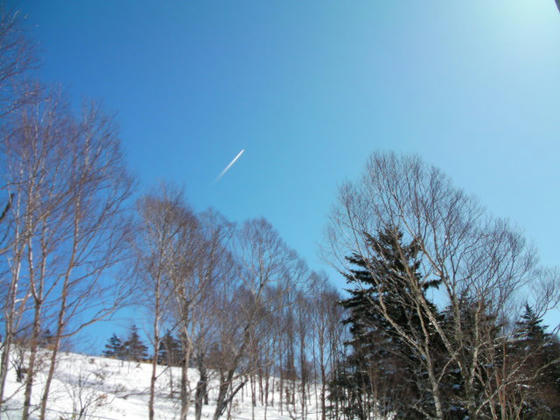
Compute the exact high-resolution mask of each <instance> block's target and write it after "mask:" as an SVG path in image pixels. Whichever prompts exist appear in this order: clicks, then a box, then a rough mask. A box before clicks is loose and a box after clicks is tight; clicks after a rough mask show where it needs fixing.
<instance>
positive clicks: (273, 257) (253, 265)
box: [213, 219, 295, 420]
mask: <svg viewBox="0 0 560 420" xmlns="http://www.w3.org/2000/svg"><path fill="white" fill-rule="evenodd" d="M234 252H235V256H236V261H237V262H238V264H239V271H238V273H237V278H232V279H231V281H230V282H228V283H226V284H224V285H222V290H221V291H220V293H221V296H222V299H223V302H224V304H223V305H222V308H223V309H222V310H223V312H222V313H221V320H222V322H221V325H220V343H219V353H220V356H222V357H221V359H222V360H221V361H220V362H221V363H220V366H219V367H218V373H219V386H218V397H217V401H216V409H215V411H214V416H213V418H214V419H215V420H217V419H218V418H219V417H221V416H222V414H223V413H224V412H225V410H226V408H227V406H228V404H229V403H230V402H231V401H232V400H233V398H234V397H235V395H236V394H237V393H238V392H239V390H240V389H241V388H242V387H243V386H244V385H245V383H246V381H247V379H246V378H243V377H244V376H246V374H247V373H249V371H250V365H249V364H248V363H247V359H246V357H247V352H248V350H249V347H250V345H251V340H252V339H253V338H255V329H256V326H257V323H258V321H259V314H263V313H265V312H263V311H266V307H267V305H268V303H269V302H267V301H266V299H265V297H266V289H267V287H268V286H276V287H279V288H281V287H283V286H284V284H285V283H284V280H285V275H286V273H287V271H288V268H289V266H290V263H291V261H292V260H293V259H294V257H295V254H294V253H293V252H290V251H289V250H288V248H287V247H286V245H285V244H284V242H283V241H282V240H281V239H280V237H279V236H278V234H277V233H276V231H274V229H273V228H272V226H271V225H270V224H269V223H268V222H267V221H266V220H264V219H257V220H250V221H248V222H245V223H244V224H243V225H242V226H241V228H240V229H238V231H237V232H236V235H235V241H234ZM232 313H234V314H236V316H235V317H232V316H231V314H232ZM240 378H243V379H240ZM238 379H240V380H239V381H237V380H238ZM236 381H237V382H236Z"/></svg>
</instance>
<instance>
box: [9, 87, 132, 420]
mask: <svg viewBox="0 0 560 420" xmlns="http://www.w3.org/2000/svg"><path fill="white" fill-rule="evenodd" d="M14 127H16V128H17V129H15V130H13V132H12V133H11V135H9V136H6V137H5V138H4V150H5V155H6V156H5V157H6V160H7V167H6V172H5V174H4V179H5V184H6V188H7V189H8V191H9V192H10V193H12V194H14V196H15V197H16V198H15V199H14V203H13V205H12V207H11V210H10V212H11V220H12V222H13V226H14V228H13V229H14V238H13V240H12V241H11V242H12V246H11V247H10V250H9V252H8V261H9V267H10V273H11V281H10V292H9V293H8V301H7V303H6V310H5V312H6V320H7V321H8V322H7V327H8V330H9V331H10V334H13V333H14V328H15V326H16V324H17V321H18V320H17V318H18V317H21V315H22V313H23V310H24V309H25V308H26V306H25V303H26V302H28V301H29V302H30V303H31V306H30V310H31V313H32V314H33V315H32V318H33V320H32V332H31V339H30V356H29V362H28V368H27V369H28V375H27V377H26V387H25V397H24V411H23V418H24V419H26V418H28V416H29V410H30V405H31V392H32V388H33V378H34V375H33V373H34V371H35V358H36V355H37V350H38V346H39V341H38V339H39V334H40V331H41V322H42V319H44V318H45V317H48V316H52V317H53V319H54V322H55V325H56V327H55V333H54V339H53V343H52V346H51V350H52V351H51V358H50V364H49V369H48V373H47V379H46V383H45V387H44V389H43V395H42V398H41V414H40V416H41V418H44V417H45V410H46V406H47V403H48V394H49V390H50V384H51V382H52V377H53V374H54V370H55V367H56V356H57V353H58V350H59V348H60V344H61V341H62V340H63V339H64V338H66V337H69V336H71V335H73V334H75V333H77V332H78V331H80V330H82V329H83V328H84V327H85V326H87V325H90V324H91V323H93V322H95V321H97V320H99V319H101V318H103V317H105V316H107V315H108V314H110V313H111V312H112V311H113V310H114V309H115V308H116V307H117V306H118V304H119V303H120V299H121V298H122V297H123V296H124V293H123V294H121V293H120V292H122V290H121V289H120V288H119V287H118V283H116V282H114V281H110V280H107V279H103V278H102V276H104V275H109V276H114V275H115V274H116V273H115V272H114V271H113V268H114V266H115V264H117V263H118V262H119V261H121V260H122V258H123V256H124V254H123V244H124V240H125V238H126V236H127V235H128V233H129V230H128V222H127V219H126V217H125V216H123V211H124V208H123V203H124V202H125V200H126V199H127V198H128V196H129V194H130V186H131V184H130V181H129V180H130V178H129V177H128V175H127V174H126V171H125V170H124V165H123V164H122V157H121V154H120V150H119V140H118V138H117V137H116V134H115V130H114V127H113V124H112V122H111V120H110V118H107V117H106V116H104V115H103V114H102V113H101V112H100V111H99V110H98V108H97V107H96V106H91V107H89V108H87V109H86V110H85V111H84V115H83V116H82V118H81V119H79V120H76V119H74V118H73V117H72V115H71V113H70V112H69V108H68V107H67V106H66V104H65V103H64V101H63V100H61V99H60V96H59V95H56V94H52V95H48V96H45V97H44V98H43V99H42V100H41V101H40V102H39V103H37V104H35V105H28V106H26V107H23V108H21V109H20V110H18V112H17V119H14ZM23 275H24V276H25V277H26V279H27V282H26V285H25V287H24V288H22V287H20V286H22V284H21V282H20V278H21V276H23ZM109 283H111V284H109ZM18 287H19V290H18ZM94 295H95V299H94V298H93V297H94ZM18 302H19V303H18ZM47 308H48V309H49V310H50V313H46V312H45V311H46V310H47ZM6 347H7V346H5V349H4V351H9V348H6ZM6 357H7V356H6Z"/></svg>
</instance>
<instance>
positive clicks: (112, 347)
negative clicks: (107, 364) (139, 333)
mask: <svg viewBox="0 0 560 420" xmlns="http://www.w3.org/2000/svg"><path fill="white" fill-rule="evenodd" d="M123 350H124V348H123V344H122V341H121V339H120V338H119V337H118V336H117V335H116V334H115V333H113V335H112V336H111V338H109V342H108V343H107V344H105V350H103V356H105V357H114V358H117V359H120V358H121V357H122V356H123Z"/></svg>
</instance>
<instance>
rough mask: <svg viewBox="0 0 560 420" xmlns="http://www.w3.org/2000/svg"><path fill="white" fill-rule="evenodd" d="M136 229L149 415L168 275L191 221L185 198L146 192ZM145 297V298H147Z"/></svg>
mask: <svg viewBox="0 0 560 420" xmlns="http://www.w3.org/2000/svg"><path fill="white" fill-rule="evenodd" d="M137 209H138V213H139V219H140V220H139V229H138V234H137V235H136V238H135V240H134V243H133V246H134V249H135V253H136V256H137V264H136V273H137V276H138V277H140V278H141V279H142V280H143V281H142V282H140V284H141V287H140V288H139V289H138V290H139V291H140V293H141V294H142V295H143V296H144V299H143V300H144V301H145V302H146V304H147V305H148V306H149V308H150V313H151V315H152V316H153V326H152V340H151V341H152V345H153V353H154V358H153V359H152V375H151V378H150V399H149V402H148V415H149V418H150V420H152V419H153V418H154V415H155V412H154V400H155V386H156V380H157V362H158V358H157V354H158V351H159V346H160V328H161V324H162V322H163V321H164V316H165V314H166V309H167V307H168V306H169V303H170V302H169V299H170V298H171V296H172V294H171V293H170V291H171V290H172V289H171V284H170V281H169V278H168V277H167V275H168V273H169V272H170V270H172V267H173V266H174V265H175V263H176V261H177V260H178V259H179V258H180V255H179V254H178V252H179V251H180V249H178V248H177V246H176V245H177V238H178V237H179V236H180V235H181V231H182V229H183V228H184V226H185V224H189V223H191V219H190V217H185V208H184V201H183V198H182V195H181V193H179V192H173V189H172V188H170V187H168V186H165V185H163V186H162V187H161V188H160V192H159V193H154V194H148V195H145V196H144V197H142V198H141V199H140V200H139V201H138V203H137ZM146 297H147V298H146Z"/></svg>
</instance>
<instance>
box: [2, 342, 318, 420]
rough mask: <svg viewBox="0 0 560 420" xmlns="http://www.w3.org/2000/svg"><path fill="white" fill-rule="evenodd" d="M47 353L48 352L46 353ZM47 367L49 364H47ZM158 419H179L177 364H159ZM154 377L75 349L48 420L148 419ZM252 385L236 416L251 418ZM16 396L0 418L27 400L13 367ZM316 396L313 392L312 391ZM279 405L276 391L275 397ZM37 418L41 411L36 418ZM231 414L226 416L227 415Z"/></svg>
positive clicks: (57, 383)
mask: <svg viewBox="0 0 560 420" xmlns="http://www.w3.org/2000/svg"><path fill="white" fill-rule="evenodd" d="M45 356H46V355H45ZM45 365H46V363H45ZM158 369H159V370H158V375H159V376H158V383H157V388H158V390H157V399H156V406H155V411H156V418H157V419H175V418H177V417H178V415H177V413H178V412H179V402H178V396H177V394H178V387H177V385H178V384H179V379H180V369H179V368H166V367H165V366H159V367H158ZM44 370H45V371H44V372H40V373H39V374H38V375H37V376H36V385H35V386H34V388H33V403H34V404H38V403H39V399H40V394H41V390H42V386H43V383H44V379H45V374H46V369H44ZM150 376H151V365H150V364H148V363H135V362H122V361H119V360H114V359H107V358H103V357H91V356H85V355H79V354H73V353H62V354H61V356H60V359H59V363H58V367H57V372H56V377H55V380H54V383H53V385H52V387H51V389H52V391H51V392H50V398H49V412H48V418H49V419H56V420H60V419H64V420H65V419H73V418H78V417H73V416H72V414H73V413H78V412H80V411H81V410H85V411H84V413H85V415H84V416H83V417H82V418H88V419H92V420H93V419H99V420H103V419H105V420H112V419H114V420H119V419H146V418H148V408H147V407H148V397H149V393H148V390H149V384H150ZM189 380H190V383H191V384H192V385H194V384H195V383H196V380H197V374H196V371H195V370H193V369H191V370H189ZM171 381H173V385H174V389H175V398H172V397H170V395H169V394H170V389H171V387H170V382H171ZM215 388H216V381H211V383H210V394H209V396H210V401H209V403H210V404H209V405H208V406H205V407H204V409H203V417H206V418H211V416H212V414H213V412H214V408H215V406H214V405H213V404H215V394H216V390H215ZM248 388H249V387H248V386H246V387H245V389H244V391H243V393H242V392H240V393H239V394H238V395H237V398H236V399H235V400H234V404H233V407H234V409H233V410H232V413H231V414H232V418H233V419H251V417H252V416H251V412H252V410H251V398H250V396H249V394H248V392H249V391H248ZM12 394H15V395H14V397H13V398H12V399H11V400H10V402H9V404H8V406H9V407H10V408H11V410H10V411H8V412H6V413H4V414H2V416H1V418H2V419H19V418H21V414H20V409H18V408H19V407H21V406H22V402H23V389H22V386H21V384H19V383H17V382H16V376H15V372H14V370H13V369H11V370H10V372H9V376H8V383H7V395H12ZM313 394H314V393H313ZM274 400H275V402H276V404H277V402H278V400H279V396H278V394H276V395H275V398H274ZM314 401H315V396H314V395H312V398H310V401H309V403H308V406H309V413H308V418H310V419H314V418H315V417H316V416H315V408H314V406H315V404H314ZM283 414H284V415H281V414H280V412H279V409H278V407H270V405H269V406H268V408H267V409H266V419H267V420H281V419H282V420H283V419H286V420H287V419H290V418H291V417H290V416H289V413H287V412H286V409H284V412H283ZM37 417H38V413H35V415H34V416H32V418H33V419H35V418H37ZM191 417H192V418H194V406H192V407H191V411H190V413H189V418H191ZM226 417H227V416H224V418H226ZM254 418H255V419H264V418H265V408H264V407H255V411H254Z"/></svg>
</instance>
